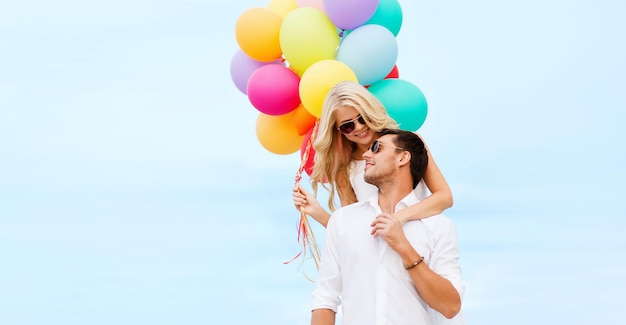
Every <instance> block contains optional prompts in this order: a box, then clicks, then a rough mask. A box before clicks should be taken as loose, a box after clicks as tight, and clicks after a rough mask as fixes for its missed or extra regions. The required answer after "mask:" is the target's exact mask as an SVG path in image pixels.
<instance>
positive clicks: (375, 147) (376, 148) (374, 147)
mask: <svg viewBox="0 0 626 325" xmlns="http://www.w3.org/2000/svg"><path fill="white" fill-rule="evenodd" d="M381 146H382V144H381V143H380V141H378V140H374V142H372V146H371V147H370V150H371V151H372V153H377V152H378V151H379V150H380V147H381ZM396 149H398V150H404V148H400V147H396Z"/></svg>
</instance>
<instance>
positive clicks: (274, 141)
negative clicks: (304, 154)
mask: <svg viewBox="0 0 626 325" xmlns="http://www.w3.org/2000/svg"><path fill="white" fill-rule="evenodd" d="M293 114H294V112H289V113H287V114H283V115H267V114H263V113H260V114H259V117H258V118H257V120H256V136H257V138H258V139H259V142H260V143H261V145H262V146H263V147H264V148H265V149H267V150H268V151H270V152H272V153H275V154H279V155H288V154H291V153H294V152H296V151H298V150H300V146H301V145H302V141H303V140H304V135H299V134H298V130H297V129H296V127H295V125H294V124H293Z"/></svg>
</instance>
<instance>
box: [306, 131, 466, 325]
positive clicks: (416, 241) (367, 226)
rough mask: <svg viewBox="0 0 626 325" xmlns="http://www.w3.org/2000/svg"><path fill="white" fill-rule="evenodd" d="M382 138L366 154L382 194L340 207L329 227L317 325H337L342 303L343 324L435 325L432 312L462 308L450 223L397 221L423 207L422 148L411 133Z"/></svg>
mask: <svg viewBox="0 0 626 325" xmlns="http://www.w3.org/2000/svg"><path fill="white" fill-rule="evenodd" d="M381 134H382V135H381V137H380V138H379V139H378V140H376V141H374V143H373V144H372V146H371V147H370V149H369V150H368V151H367V152H365V153H364V154H363V158H364V159H365V161H366V164H365V181H366V182H368V183H370V184H373V185H376V186H377V187H378V195H377V196H374V197H372V198H371V199H369V200H366V201H362V202H357V203H354V204H351V205H348V206H346V207H343V208H341V209H338V210H337V211H335V213H333V215H332V217H331V218H330V221H329V223H328V228H327V231H326V240H325V244H324V250H323V254H322V259H321V266H320V270H319V276H318V280H317V288H316V289H315V291H314V293H313V311H312V315H311V324H312V325H325V324H334V323H335V315H336V312H337V308H338V307H339V306H340V305H341V306H342V312H343V320H342V324H343V325H367V324H376V325H383V324H433V323H434V321H435V320H434V318H435V317H437V316H436V314H437V313H435V312H434V311H437V312H438V313H440V314H441V315H444V316H445V317H446V318H452V317H454V316H455V315H456V314H457V313H458V312H459V310H460V308H461V296H462V294H463V289H464V286H463V282H462V279H461V271H460V266H459V263H458V259H459V250H458V244H457V239H456V231H455V229H454V225H453V224H452V222H451V221H450V220H449V219H448V218H447V217H445V216H443V215H436V216H432V217H429V218H425V219H422V220H418V221H409V222H407V223H406V224H405V225H404V226H402V225H401V224H400V222H399V221H397V220H396V219H395V218H393V217H392V216H391V214H392V213H393V212H394V211H396V210H399V209H402V208H404V207H407V206H409V205H411V204H414V203H416V202H417V201H418V200H417V198H416V197H415V194H414V193H413V188H414V187H415V185H416V184H417V183H418V182H419V180H420V179H421V178H422V176H423V174H424V171H425V169H426V165H427V162H428V156H427V153H426V148H425V146H424V143H423V142H422V141H421V139H420V138H419V137H418V136H417V135H416V134H414V133H412V132H408V131H402V130H383V131H382V133H381ZM372 220H373V221H372ZM433 310H434V311H433Z"/></svg>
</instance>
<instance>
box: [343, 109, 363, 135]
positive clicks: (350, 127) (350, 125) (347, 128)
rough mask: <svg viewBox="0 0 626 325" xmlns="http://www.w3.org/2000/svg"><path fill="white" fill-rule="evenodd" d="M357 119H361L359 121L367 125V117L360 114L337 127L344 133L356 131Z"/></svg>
mask: <svg viewBox="0 0 626 325" xmlns="http://www.w3.org/2000/svg"><path fill="white" fill-rule="evenodd" d="M355 121H359V123H361V124H363V125H365V119H364V118H363V116H361V115H360V114H359V116H357V117H355V118H353V119H351V120H350V121H346V122H343V123H341V125H340V126H339V127H338V128H337V129H338V130H339V132H341V133H343V134H350V133H352V131H354V128H355V127H356V124H354V122H355Z"/></svg>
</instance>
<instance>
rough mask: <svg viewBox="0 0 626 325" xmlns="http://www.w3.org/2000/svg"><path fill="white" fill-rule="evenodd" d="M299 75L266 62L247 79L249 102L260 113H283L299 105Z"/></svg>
mask: <svg viewBox="0 0 626 325" xmlns="http://www.w3.org/2000/svg"><path fill="white" fill-rule="evenodd" d="M299 86H300V77H298V75H297V74H296V73H295V72H293V71H291V70H289V68H287V67H285V66H281V65H278V64H268V65H265V66H262V67H260V68H258V69H257V70H256V71H254V72H253V73H252V75H251V76H250V79H248V87H247V89H246V90H247V94H248V99H249V100H250V103H252V106H254V107H255V108H256V109H258V110H259V111H260V112H261V113H265V114H267V115H283V114H286V113H289V112H291V111H293V110H294V109H296V108H297V107H298V106H299V105H300V94H299V90H298V89H299Z"/></svg>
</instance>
